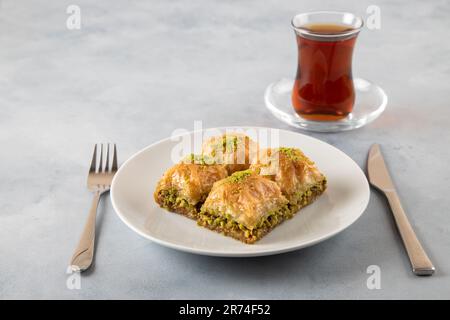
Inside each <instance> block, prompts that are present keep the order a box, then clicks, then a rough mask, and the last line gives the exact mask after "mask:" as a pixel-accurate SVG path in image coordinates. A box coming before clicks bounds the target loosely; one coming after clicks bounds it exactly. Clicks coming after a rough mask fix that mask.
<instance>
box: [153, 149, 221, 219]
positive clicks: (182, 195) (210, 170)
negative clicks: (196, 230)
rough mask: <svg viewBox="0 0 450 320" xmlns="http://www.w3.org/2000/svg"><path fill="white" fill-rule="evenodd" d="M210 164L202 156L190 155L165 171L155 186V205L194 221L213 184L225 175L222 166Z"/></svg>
mask: <svg viewBox="0 0 450 320" xmlns="http://www.w3.org/2000/svg"><path fill="white" fill-rule="evenodd" d="M210 163H211V162H208V161H206V160H205V158H204V157H201V156H190V157H188V158H186V159H184V160H183V162H182V163H179V164H176V165H174V166H173V167H171V168H170V169H168V170H167V171H166V172H165V173H164V175H163V177H162V178H161V180H159V182H158V184H157V186H156V190H155V192H154V198H155V201H156V203H158V204H159V205H160V206H161V207H162V208H165V209H167V210H169V211H172V212H176V213H179V214H182V215H185V216H187V217H189V218H191V219H196V218H197V213H198V212H199V210H200V207H201V205H202V204H203V202H204V201H205V199H206V197H207V196H208V193H209V192H210V191H211V188H212V186H213V184H214V182H216V181H219V180H221V179H223V178H226V177H227V176H228V173H227V170H226V169H225V166H224V165H217V164H210Z"/></svg>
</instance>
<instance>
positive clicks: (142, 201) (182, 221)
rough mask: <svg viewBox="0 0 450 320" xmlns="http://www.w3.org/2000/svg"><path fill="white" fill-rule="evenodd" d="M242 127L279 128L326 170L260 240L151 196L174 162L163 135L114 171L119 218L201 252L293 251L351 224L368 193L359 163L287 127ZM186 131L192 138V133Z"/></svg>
mask: <svg viewBox="0 0 450 320" xmlns="http://www.w3.org/2000/svg"><path fill="white" fill-rule="evenodd" d="M241 129H243V130H245V131H246V132H247V133H249V132H261V131H264V130H272V132H278V133H279V141H280V145H281V146H288V147H299V148H301V149H302V150H303V151H304V153H305V154H306V155H307V156H309V157H310V158H311V159H312V160H313V161H315V162H316V164H317V166H318V167H319V169H320V170H321V171H322V172H323V173H324V174H325V175H326V176H327V179H328V189H327V190H326V192H325V193H324V194H323V195H322V196H321V197H320V198H319V199H317V200H316V201H315V202H314V203H313V204H311V205H310V206H308V207H306V208H304V209H302V210H301V211H300V212H299V213H298V214H297V215H296V216H294V218H292V219H291V220H288V221H285V222H284V223H282V224H281V225H280V226H278V227H276V228H275V229H274V230H273V231H272V232H270V233H269V234H268V235H266V236H265V237H264V238H263V239H261V240H260V241H258V242H256V243H255V244H253V245H248V244H244V243H241V242H239V241H237V240H234V239H232V238H229V237H225V236H223V235H221V234H218V233H215V232H212V231H210V230H208V229H206V228H203V227H199V226H197V225H196V223H195V221H193V220H190V219H188V218H185V217H183V216H181V215H178V214H175V213H170V212H167V211H165V210H163V209H161V208H159V207H158V206H157V204H156V203H155V202H154V200H153V191H154V189H155V186H156V183H157V181H158V180H159V179H160V178H161V176H162V174H163V173H164V171H165V170H166V169H167V168H168V167H170V166H171V165H172V163H173V161H172V160H171V153H172V150H174V149H173V148H174V146H175V145H177V144H179V142H178V141H173V140H172V139H171V138H167V139H165V140H162V141H159V142H157V143H154V144H152V145H150V146H148V147H146V148H145V149H143V150H141V151H139V152H138V153H136V154H135V155H133V156H132V157H131V158H130V159H128V160H127V161H126V162H125V163H124V164H123V165H122V166H121V167H120V169H119V171H118V172H117V174H116V176H115V178H114V180H113V183H112V187H111V200H112V203H113V207H114V209H115V210H116V212H117V214H118V215H119V217H120V219H122V221H123V222H124V223H125V224H126V225H127V226H129V227H130V228H131V229H132V230H134V231H135V232H137V233H138V234H140V235H141V236H143V237H146V238H148V239H150V240H152V241H154V242H156V243H159V244H161V245H164V246H167V247H170V248H174V249H178V250H182V251H187V252H191V253H196V254H203V255H212V256H228V257H251V256H263V255H271V254H277V253H282V252H287V251H292V250H296V249H300V248H304V247H307V246H310V245H313V244H315V243H318V242H320V241H323V240H325V239H328V238H330V237H332V236H334V235H336V234H337V233H339V232H341V231H342V230H344V229H345V228H347V227H349V226H350V225H351V224H352V223H353V222H355V221H356V220H357V219H358V218H359V217H360V216H361V214H362V213H363V212H364V210H365V209H366V206H367V203H368V201H369V195H370V193H369V184H368V182H367V179H366V177H365V175H364V173H363V172H362V171H361V169H360V168H359V166H358V165H357V164H356V163H355V162H354V161H353V160H352V159H351V158H349V157H348V156H347V155H346V154H344V153H343V152H342V151H340V150H338V149H336V148H335V147H333V146H331V145H329V144H327V143H325V142H322V141H320V140H317V139H314V138H311V137H308V136H306V135H302V134H299V133H295V132H291V131H284V130H278V129H268V128H251V127H246V128H241ZM215 130H217V129H215ZM221 130H222V131H224V130H225V128H221ZM198 133H199V132H197V134H198ZM200 134H202V132H200ZM250 135H251V136H252V134H250ZM184 137H185V138H186V137H188V138H190V139H191V138H193V137H194V133H188V134H187V135H185V136H184ZM259 142H261V141H259ZM263 146H264V145H263Z"/></svg>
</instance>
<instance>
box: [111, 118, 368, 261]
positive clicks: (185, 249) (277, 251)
mask: <svg viewBox="0 0 450 320" xmlns="http://www.w3.org/2000/svg"><path fill="white" fill-rule="evenodd" d="M234 128H235V129H246V128H247V129H250V128H251V129H256V130H260V129H268V130H279V131H284V132H288V133H290V134H292V133H294V134H298V135H301V136H304V137H306V138H308V139H312V140H316V141H319V142H321V143H325V144H326V145H328V146H329V147H331V148H333V149H335V150H336V151H338V152H339V153H341V154H342V155H343V156H344V157H346V158H347V159H348V160H350V161H351V162H352V163H353V164H354V165H355V166H356V167H357V168H358V170H359V173H360V174H361V175H362V176H363V177H364V182H365V190H366V192H365V193H366V194H367V198H366V201H365V203H364V204H363V206H362V208H363V209H362V210H361V212H359V213H358V214H357V215H355V218H353V219H352V220H351V221H350V222H349V223H348V224H347V225H345V226H343V227H341V228H338V229H336V230H334V231H333V232H331V233H329V234H326V235H324V236H322V237H319V238H316V239H314V240H311V241H308V242H304V243H302V244H297V245H291V246H288V247H284V248H282V249H279V248H273V249H264V250H261V251H253V252H234V253H230V252H228V251H220V250H214V251H211V250H206V249H199V248H192V247H190V246H184V245H179V244H174V243H171V242H168V241H165V240H162V239H159V238H156V237H153V236H151V235H149V234H147V233H144V232H142V231H140V230H139V229H138V228H137V227H135V226H134V225H133V224H132V223H130V222H129V221H128V220H127V218H126V217H125V215H124V214H123V213H122V212H121V211H120V210H119V208H118V206H117V203H116V199H115V196H114V190H115V186H116V184H117V177H119V174H120V173H121V171H122V170H123V168H125V167H126V165H127V164H128V163H129V162H131V161H133V160H134V159H135V158H136V157H138V156H139V155H140V154H142V153H144V152H146V151H147V150H148V149H150V148H152V147H154V146H156V145H159V144H161V143H164V142H166V141H168V140H172V139H174V138H176V137H180V136H185V135H192V134H193V133H195V132H202V131H207V130H214V129H219V130H221V129H234ZM370 196H371V192H370V185H369V182H368V180H367V177H366V175H365V173H364V171H363V170H362V169H361V167H360V166H359V165H358V164H357V163H356V162H355V161H354V160H353V159H352V158H351V157H350V156H348V155H347V154H346V153H345V152H343V151H341V150H340V149H338V148H336V147H335V146H333V145H331V144H329V143H328V142H325V141H322V140H320V139H317V138H315V137H311V136H309V135H306V134H303V133H299V132H295V131H291V130H286V129H279V128H273V127H262V126H222V127H211V128H202V129H198V130H192V131H188V132H184V133H181V134H177V135H174V136H170V137H167V138H163V139H161V140H158V141H156V142H154V143H151V144H150V145H148V146H146V147H144V148H142V149H140V150H139V151H137V152H135V153H134V154H132V155H131V156H130V157H129V158H128V159H127V160H125V161H124V162H123V163H122V165H121V166H120V167H119V170H118V171H117V172H116V174H115V175H114V178H113V180H112V183H111V189H110V199H111V203H112V206H113V209H114V211H115V212H116V214H117V216H119V218H120V220H121V221H122V222H123V223H124V224H125V225H126V226H127V227H129V228H130V229H131V230H133V231H134V232H136V233H137V234H139V235H140V236H142V237H144V238H146V239H148V240H150V241H152V242H154V243H157V244H159V245H161V246H164V247H167V248H171V249H175V250H178V251H182V252H188V253H191V254H198V255H203V256H215V257H230V258H246V257H248V258H250V257H259V256H270V255H276V254H282V253H286V252H292V251H296V250H299V249H302V248H306V247H310V246H313V245H315V244H317V243H320V242H322V241H325V240H327V239H330V238H332V237H334V236H336V235H337V234H339V233H341V232H342V231H344V230H345V229H347V228H349V227H350V226H351V225H353V224H354V223H355V222H356V221H357V220H358V219H359V218H361V216H362V215H363V214H364V212H365V211H366V209H367V206H368V204H369V201H370Z"/></svg>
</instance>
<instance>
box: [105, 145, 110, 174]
mask: <svg viewBox="0 0 450 320" xmlns="http://www.w3.org/2000/svg"><path fill="white" fill-rule="evenodd" d="M105 172H109V143H107V144H106V164H105Z"/></svg>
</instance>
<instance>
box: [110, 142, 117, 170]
mask: <svg viewBox="0 0 450 320" xmlns="http://www.w3.org/2000/svg"><path fill="white" fill-rule="evenodd" d="M111 170H112V171H113V172H115V171H117V148H116V144H115V143H114V150H113V163H112V168H111Z"/></svg>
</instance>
